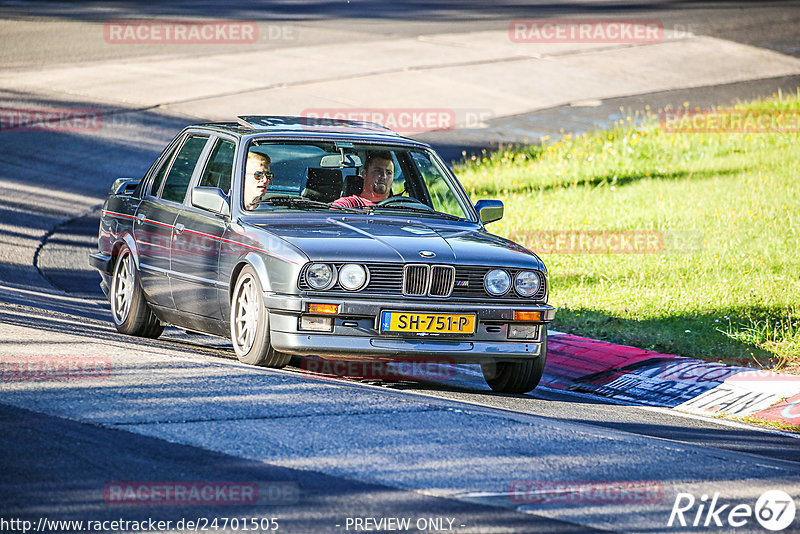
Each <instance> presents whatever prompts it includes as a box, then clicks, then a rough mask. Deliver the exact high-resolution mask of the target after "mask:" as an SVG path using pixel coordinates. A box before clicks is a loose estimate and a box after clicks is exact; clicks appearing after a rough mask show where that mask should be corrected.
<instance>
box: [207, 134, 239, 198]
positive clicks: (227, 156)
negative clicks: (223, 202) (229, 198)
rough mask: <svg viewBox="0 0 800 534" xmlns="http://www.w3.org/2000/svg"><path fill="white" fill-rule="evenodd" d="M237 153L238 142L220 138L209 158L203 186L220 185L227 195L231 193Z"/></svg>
mask: <svg viewBox="0 0 800 534" xmlns="http://www.w3.org/2000/svg"><path fill="white" fill-rule="evenodd" d="M235 153H236V144H235V143H233V141H227V140H225V139H218V140H217V143H216V145H215V146H214V149H213V150H212V151H211V156H210V157H209V158H208V163H207V164H206V168H205V171H204V172H203V177H202V178H201V179H200V185H201V186H203V187H218V188H220V189H221V190H222V192H223V193H225V194H226V195H230V191H231V176H232V175H233V156H234V154H235Z"/></svg>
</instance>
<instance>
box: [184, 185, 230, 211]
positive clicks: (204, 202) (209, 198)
mask: <svg viewBox="0 0 800 534" xmlns="http://www.w3.org/2000/svg"><path fill="white" fill-rule="evenodd" d="M192 206H196V207H198V208H202V209H204V210H208V211H213V212H214V213H219V214H220V215H230V214H231V210H230V206H228V197H227V196H225V193H223V192H222V189H220V188H219V187H200V186H198V187H195V188H193V189H192Z"/></svg>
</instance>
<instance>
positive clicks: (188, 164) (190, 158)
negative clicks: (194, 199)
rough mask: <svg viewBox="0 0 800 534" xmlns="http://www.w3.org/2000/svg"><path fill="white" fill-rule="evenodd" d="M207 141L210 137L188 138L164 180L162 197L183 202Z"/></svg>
mask: <svg viewBox="0 0 800 534" xmlns="http://www.w3.org/2000/svg"><path fill="white" fill-rule="evenodd" d="M206 141H208V137H201V136H198V135H191V136H189V138H188V139H186V142H185V143H183V146H182V147H181V149H180V151H179V152H178V155H177V156H176V157H175V162H174V163H173V164H172V167H171V168H170V170H169V174H168V175H167V179H166V181H165V182H164V190H163V191H162V192H161V198H162V199H164V200H171V201H172V202H183V199H185V198H186V191H187V190H188V189H189V181H191V179H192V173H193V172H194V168H195V166H196V165H197V160H198V159H199V158H200V154H201V153H202V152H203V148H204V147H205V146H206Z"/></svg>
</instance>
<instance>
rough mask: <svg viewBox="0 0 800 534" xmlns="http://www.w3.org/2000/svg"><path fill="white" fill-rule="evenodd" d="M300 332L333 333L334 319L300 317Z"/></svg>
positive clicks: (310, 316) (309, 316)
mask: <svg viewBox="0 0 800 534" xmlns="http://www.w3.org/2000/svg"><path fill="white" fill-rule="evenodd" d="M300 330H311V331H313V332H331V331H333V317H314V316H312V315H303V316H302V317H300Z"/></svg>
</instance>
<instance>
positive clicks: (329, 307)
mask: <svg viewBox="0 0 800 534" xmlns="http://www.w3.org/2000/svg"><path fill="white" fill-rule="evenodd" d="M308 313H318V314H322V315H339V305H338V304H314V303H311V304H309V305H308Z"/></svg>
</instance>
